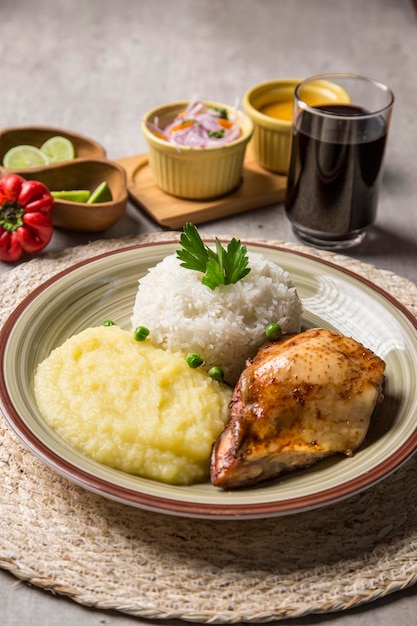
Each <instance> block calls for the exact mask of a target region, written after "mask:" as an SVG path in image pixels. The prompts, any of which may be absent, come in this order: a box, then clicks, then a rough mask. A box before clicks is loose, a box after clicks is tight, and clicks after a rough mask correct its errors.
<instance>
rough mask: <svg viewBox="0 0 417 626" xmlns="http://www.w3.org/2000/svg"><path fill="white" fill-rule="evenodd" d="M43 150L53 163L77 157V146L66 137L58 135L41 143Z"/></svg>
mask: <svg viewBox="0 0 417 626" xmlns="http://www.w3.org/2000/svg"><path fill="white" fill-rule="evenodd" d="M41 151H42V152H43V153H44V154H46V156H47V157H48V159H49V161H50V162H51V163H58V162H60V161H71V160H72V159H74V158H75V148H74V146H73V144H72V142H71V141H70V140H69V139H67V138H66V137H61V135H56V136H55V137H51V138H50V139H48V140H47V141H45V143H44V144H42V145H41Z"/></svg>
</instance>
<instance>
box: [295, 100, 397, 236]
mask: <svg viewBox="0 0 417 626" xmlns="http://www.w3.org/2000/svg"><path fill="white" fill-rule="evenodd" d="M316 108H317V109H318V110H319V111H322V112H323V114H320V113H317V114H311V112H310V111H309V110H307V111H301V112H300V113H299V116H298V118H297V121H296V124H295V125H294V130H293V146H292V155H291V164H290V169H289V174H288V185H287V197H286V203H285V208H286V212H287V216H288V218H289V219H290V221H291V222H292V224H293V227H294V230H295V231H296V232H297V231H298V232H299V234H300V236H304V237H305V238H307V239H309V238H310V240H311V241H312V242H313V243H314V238H315V237H317V238H318V239H319V240H320V241H323V240H328V241H329V242H337V241H338V240H340V241H343V240H344V239H345V237H346V235H347V234H349V236H352V233H361V232H362V231H365V229H366V228H367V227H368V226H369V225H370V224H372V223H373V221H374V219H375V216H376V209H377V202H378V192H379V187H380V183H381V177H382V162H383V157H384V150H385V143H386V138H387V123H386V121H385V119H384V117H383V116H382V115H381V116H376V117H371V116H369V117H366V111H365V110H364V109H362V108H359V107H355V106H352V105H342V104H339V105H338V104H334V105H328V106H325V107H316ZM344 115H345V116H348V117H345V118H343V117H340V116H344Z"/></svg>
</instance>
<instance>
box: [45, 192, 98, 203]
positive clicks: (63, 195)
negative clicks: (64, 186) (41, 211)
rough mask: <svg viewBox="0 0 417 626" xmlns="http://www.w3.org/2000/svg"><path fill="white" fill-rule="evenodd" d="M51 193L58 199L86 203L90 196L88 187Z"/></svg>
mask: <svg viewBox="0 0 417 626" xmlns="http://www.w3.org/2000/svg"><path fill="white" fill-rule="evenodd" d="M51 195H52V196H53V197H54V198H56V199H57V200H66V201H67V202H84V203H85V202H87V201H88V199H89V197H90V192H89V191H88V190H87V189H73V190H70V191H51Z"/></svg>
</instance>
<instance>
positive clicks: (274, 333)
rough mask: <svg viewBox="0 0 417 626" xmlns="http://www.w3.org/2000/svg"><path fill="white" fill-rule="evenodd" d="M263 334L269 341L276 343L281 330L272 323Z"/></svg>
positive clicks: (280, 335)
mask: <svg viewBox="0 0 417 626" xmlns="http://www.w3.org/2000/svg"><path fill="white" fill-rule="evenodd" d="M265 334H266V336H267V337H268V339H270V340H271V341H277V340H278V339H280V338H281V337H282V328H281V326H280V325H279V324H277V323H275V322H272V323H271V324H268V326H267V327H266V328H265Z"/></svg>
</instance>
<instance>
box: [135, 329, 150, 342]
mask: <svg viewBox="0 0 417 626" xmlns="http://www.w3.org/2000/svg"><path fill="white" fill-rule="evenodd" d="M149 333H150V330H149V329H148V328H146V326H138V327H137V328H136V329H135V330H134V332H133V337H134V338H135V339H136V341H145V339H146V337H147V336H148V335H149Z"/></svg>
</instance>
